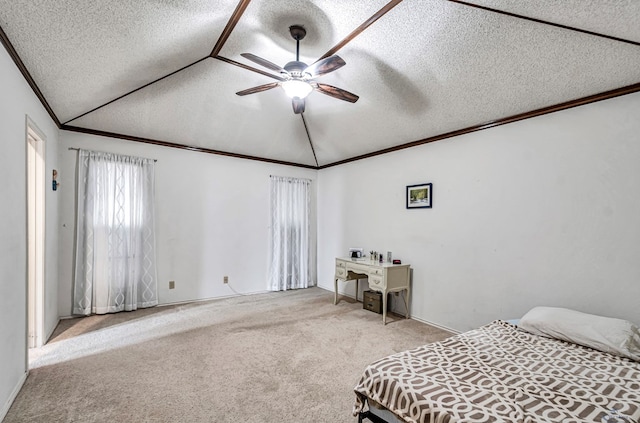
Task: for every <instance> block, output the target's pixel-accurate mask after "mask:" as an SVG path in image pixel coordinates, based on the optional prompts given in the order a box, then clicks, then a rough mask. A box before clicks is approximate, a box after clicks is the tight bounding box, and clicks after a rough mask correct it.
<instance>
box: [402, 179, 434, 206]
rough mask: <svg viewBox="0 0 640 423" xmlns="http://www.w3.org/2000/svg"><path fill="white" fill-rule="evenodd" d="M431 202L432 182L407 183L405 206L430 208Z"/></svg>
mask: <svg viewBox="0 0 640 423" xmlns="http://www.w3.org/2000/svg"><path fill="white" fill-rule="evenodd" d="M432 203H433V184H431V183H428V184H419V185H407V208H408V209H430V208H431V204H432Z"/></svg>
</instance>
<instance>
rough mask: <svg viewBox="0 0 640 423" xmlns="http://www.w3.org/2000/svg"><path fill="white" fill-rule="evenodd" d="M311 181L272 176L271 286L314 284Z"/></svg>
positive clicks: (273, 288) (305, 286) (279, 287)
mask: <svg viewBox="0 0 640 423" xmlns="http://www.w3.org/2000/svg"><path fill="white" fill-rule="evenodd" d="M310 188H311V181H310V180H308V179H297V178H285V177H281V176H272V177H271V264H270V269H269V289H270V290H272V291H286V290H287V289H298V288H307V287H309V286H310V285H313V280H312V277H313V276H312V263H313V262H312V258H311V236H310V226H311V225H310V220H311V219H310V217H311V194H310Z"/></svg>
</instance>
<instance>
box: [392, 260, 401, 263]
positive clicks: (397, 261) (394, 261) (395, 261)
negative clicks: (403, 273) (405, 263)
mask: <svg viewBox="0 0 640 423" xmlns="http://www.w3.org/2000/svg"><path fill="white" fill-rule="evenodd" d="M393 264H402V262H401V261H400V260H398V259H395V260H393Z"/></svg>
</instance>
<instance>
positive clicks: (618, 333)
mask: <svg viewBox="0 0 640 423" xmlns="http://www.w3.org/2000/svg"><path fill="white" fill-rule="evenodd" d="M538 309H543V308H536V309H533V310H532V311H531V312H529V313H527V315H525V317H523V319H522V320H521V322H523V321H524V322H523V323H527V324H525V325H522V324H521V323H519V326H515V325H513V324H511V323H508V322H505V321H500V320H497V321H494V322H492V323H490V324H488V325H485V326H482V327H480V328H478V329H475V330H472V331H469V332H465V333H462V334H460V335H456V336H453V337H451V338H448V339H446V340H444V341H442V342H438V343H434V344H428V345H424V346H422V347H419V348H416V349H413V350H409V351H404V352H401V353H397V354H394V355H391V356H388V357H385V358H383V359H381V360H378V361H376V362H374V363H372V364H370V365H369V366H368V367H367V368H366V369H365V371H364V373H363V374H362V376H361V378H360V381H359V382H358V384H357V385H356V387H355V393H356V401H355V405H354V410H353V411H354V415H358V416H359V421H363V420H364V419H369V420H371V421H374V422H383V421H386V422H396V421H398V422H425V423H426V422H438V423H440V422H442V423H445V422H523V423H524V422H566V423H570V422H604V423H617V422H627V423H640V333H638V328H637V326H635V325H633V324H631V323H629V322H626V321H619V322H625V323H624V327H622V326H619V322H618V319H609V318H601V317H600V316H592V315H584V316H586V320H585V319H584V318H583V317H584V316H582V317H581V316H580V315H581V314H582V313H578V312H572V311H569V314H568V315H567V312H566V311H565V310H564V309H556V310H554V309H551V315H552V316H551V317H552V321H553V319H555V323H553V324H549V323H548V322H547V320H548V319H547V317H546V314H548V311H549V309H550V308H544V313H542V314H540V312H539V311H540V310H538ZM536 310H537V311H538V314H536V313H533V312H534V311H536ZM532 313H533V314H532ZM545 313H546V314H545ZM554 313H555V314H554ZM558 313H559V314H558ZM572 313H573V314H572ZM575 313H577V314H575ZM530 314H532V315H531V316H529V315H530ZM540 315H542V316H543V317H544V318H542V319H540ZM528 316H529V317H528ZM567 316H569V317H567ZM576 316H578V317H579V318H577V319H576ZM527 317H528V319H527ZM594 319H595V320H594ZM602 319H608V320H607V321H603V320H602ZM540 321H542V323H540ZM558 321H559V322H560V323H559V324H557V322H558ZM594 322H596V323H594ZM532 323H533V324H532ZM605 323H606V324H605ZM612 323H616V324H618V326H616V327H613V326H611V324H612ZM522 327H527V329H528V330H529V331H526V330H523V328H522ZM576 342H578V343H580V344H581V345H579V344H578V343H576ZM584 344H590V346H585V345H584ZM594 346H595V347H597V348H598V349H594V348H593V347H594Z"/></svg>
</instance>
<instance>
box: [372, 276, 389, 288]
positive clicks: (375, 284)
mask: <svg viewBox="0 0 640 423" xmlns="http://www.w3.org/2000/svg"><path fill="white" fill-rule="evenodd" d="M369 286H370V287H371V288H385V283H384V279H383V278H382V276H372V275H369Z"/></svg>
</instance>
